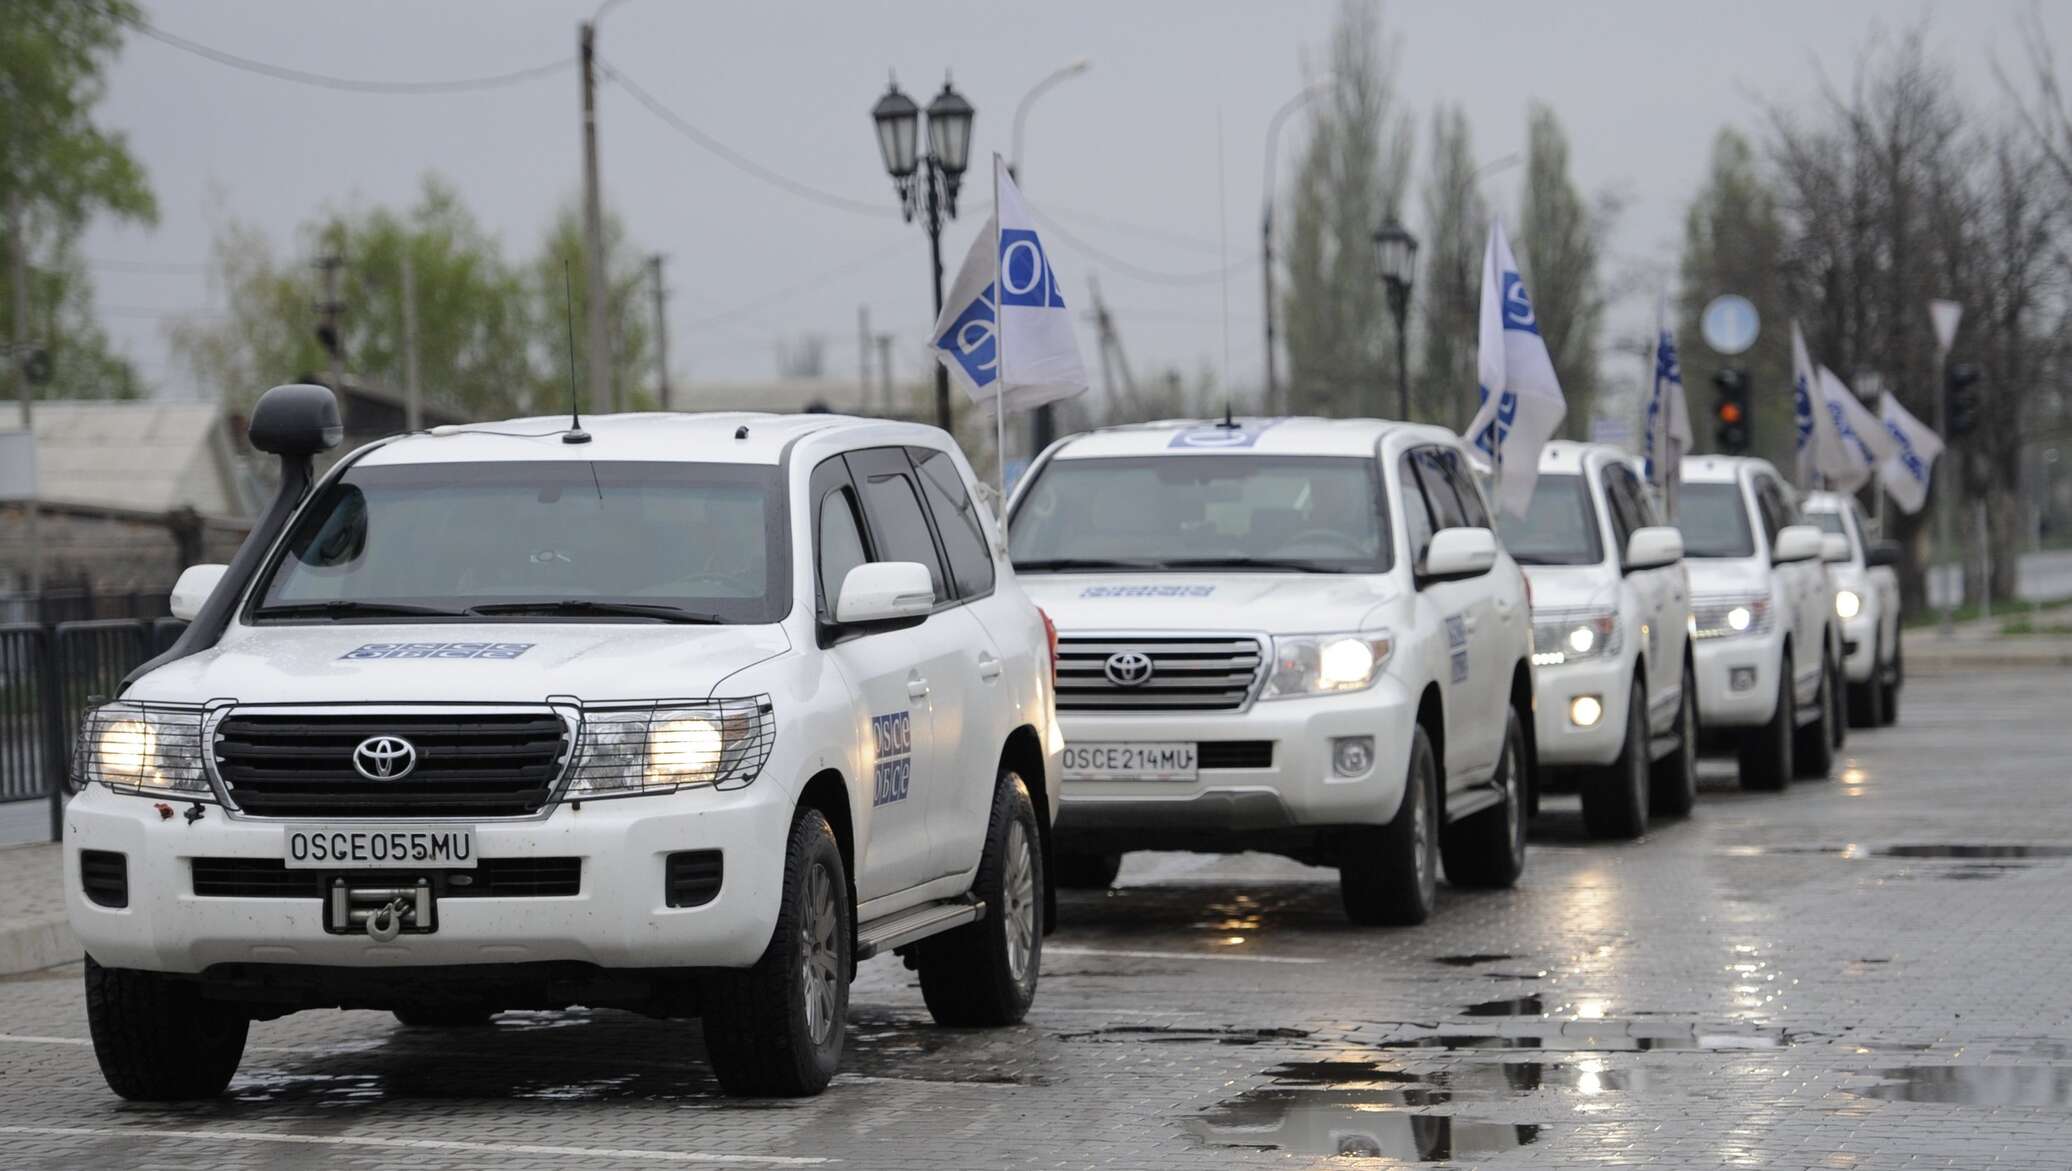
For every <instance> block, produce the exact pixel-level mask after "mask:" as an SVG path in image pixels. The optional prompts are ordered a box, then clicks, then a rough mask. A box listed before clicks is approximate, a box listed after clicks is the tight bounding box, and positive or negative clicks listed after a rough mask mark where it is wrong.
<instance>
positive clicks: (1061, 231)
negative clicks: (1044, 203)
mask: <svg viewBox="0 0 2072 1171" xmlns="http://www.w3.org/2000/svg"><path fill="white" fill-rule="evenodd" d="M1030 214H1031V215H1034V216H1035V217H1036V218H1037V219H1038V220H1041V221H1042V222H1043V226H1044V227H1046V228H1048V229H1050V233H1051V234H1052V235H1054V236H1056V237H1057V238H1058V239H1060V240H1063V241H1064V242H1065V243H1066V244H1067V245H1068V246H1070V247H1071V248H1072V249H1073V250H1075V251H1077V252H1080V253H1082V254H1084V255H1085V256H1087V257H1088V258H1089V259H1092V260H1097V261H1100V262H1101V263H1102V264H1105V265H1107V266H1108V267H1109V268H1111V269H1114V270H1115V271H1116V272H1118V273H1121V274H1122V275H1124V276H1127V277H1130V278H1132V279H1134V280H1140V281H1144V282H1145V283H1147V284H1154V285H1212V284H1215V283H1216V282H1218V281H1220V280H1223V279H1224V278H1225V277H1229V276H1236V275H1237V274H1238V273H1241V272H1244V271H1245V270H1247V269H1249V268H1251V267H1252V266H1253V265H1255V264H1258V263H1259V258H1258V257H1256V256H1254V257H1249V258H1247V259H1245V260H1240V261H1237V262H1236V263H1234V264H1231V265H1228V266H1226V267H1222V268H1211V269H1205V270H1202V271H1198V272H1160V271H1158V270H1157V269H1151V268H1145V267H1143V266H1142V265H1139V264H1132V263H1130V262H1129V261H1127V260H1124V259H1122V258H1121V257H1119V256H1116V255H1114V254H1113V253H1110V252H1104V251H1102V250H1101V249H1099V248H1096V247H1094V246H1093V245H1091V244H1089V243H1087V242H1086V241H1084V240H1082V239H1080V238H1079V237H1077V236H1075V235H1073V234H1072V233H1071V232H1070V231H1067V230H1066V228H1065V225H1063V224H1061V223H1059V222H1058V221H1057V217H1056V216H1048V215H1045V214H1043V213H1042V212H1040V211H1036V210H1035V209H1033V208H1032V209H1030Z"/></svg>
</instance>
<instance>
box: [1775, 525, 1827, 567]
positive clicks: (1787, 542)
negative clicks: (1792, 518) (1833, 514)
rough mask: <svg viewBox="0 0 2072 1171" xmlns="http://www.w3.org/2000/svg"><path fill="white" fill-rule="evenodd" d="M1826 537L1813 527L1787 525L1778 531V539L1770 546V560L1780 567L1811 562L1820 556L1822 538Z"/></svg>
mask: <svg viewBox="0 0 2072 1171" xmlns="http://www.w3.org/2000/svg"><path fill="white" fill-rule="evenodd" d="M1825 535H1826V534H1824V533H1822V532H1821V531H1820V530H1819V529H1817V528H1815V527H1814V526H1812V525H1786V526H1785V527H1783V528H1781V529H1778V530H1777V539H1776V541H1774V542H1772V543H1771V545H1770V560H1772V561H1774V562H1777V563H1778V564H1780V565H1782V564H1784V563H1786V562H1790V561H1811V560H1813V559H1814V558H1815V557H1818V556H1820V538H1821V537H1823V536H1825Z"/></svg>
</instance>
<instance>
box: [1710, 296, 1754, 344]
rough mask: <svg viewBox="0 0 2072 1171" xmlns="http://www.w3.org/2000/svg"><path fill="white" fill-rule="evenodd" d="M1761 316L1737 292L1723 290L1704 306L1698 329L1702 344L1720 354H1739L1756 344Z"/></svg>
mask: <svg viewBox="0 0 2072 1171" xmlns="http://www.w3.org/2000/svg"><path fill="white" fill-rule="evenodd" d="M1762 325H1763V323H1762V318H1761V316H1760V315H1758V314H1757V313H1756V311H1755V305H1754V304H1753V303H1752V302H1750V301H1749V299H1748V298H1746V297H1744V296H1742V295H1741V294H1739V293H1723V294H1721V295H1720V296H1717V297H1714V298H1713V299H1712V300H1711V302H1710V303H1708V304H1707V305H1706V306H1705V315H1704V316H1703V317H1700V318H1699V319H1698V330H1699V332H1701V333H1703V334H1704V335H1705V344H1706V345H1708V346H1711V347H1712V348H1713V349H1714V350H1715V351H1717V352H1719V353H1722V354H1739V353H1744V352H1746V351H1747V349H1748V347H1750V346H1752V345H1754V344H1755V339H1756V337H1757V336H1758V335H1760V334H1761V333H1762Z"/></svg>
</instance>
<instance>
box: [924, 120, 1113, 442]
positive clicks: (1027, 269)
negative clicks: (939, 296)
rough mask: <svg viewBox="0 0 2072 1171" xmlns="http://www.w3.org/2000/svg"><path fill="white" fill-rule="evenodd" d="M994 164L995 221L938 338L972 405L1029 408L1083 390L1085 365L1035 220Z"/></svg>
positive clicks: (970, 257)
mask: <svg viewBox="0 0 2072 1171" xmlns="http://www.w3.org/2000/svg"><path fill="white" fill-rule="evenodd" d="M993 168H994V192H995V207H994V215H993V218H991V219H990V220H988V221H987V222H986V226H985V227H984V228H983V229H981V230H980V232H979V234H978V238H977V239H975V240H973V241H972V242H971V251H969V252H967V253H965V255H964V264H963V266H962V267H961V268H959V269H958V270H957V279H956V280H955V282H953V283H952V284H951V285H950V291H949V295H948V296H947V297H946V298H945V299H944V300H943V311H942V317H941V318H940V319H939V320H938V321H936V323H935V331H934V334H933V338H932V342H933V345H934V348H935V355H936V357H937V359H939V360H940V361H941V362H942V364H943V365H944V366H946V367H948V368H949V371H950V376H951V377H952V378H953V379H954V380H956V382H957V384H958V385H960V386H962V387H963V388H964V393H965V394H967V395H969V396H970V397H971V400H972V401H973V402H978V403H988V404H993V405H996V406H997V407H999V408H1001V409H1003V410H1016V411H1021V410H1029V409H1031V408H1034V407H1039V406H1042V405H1043V404H1045V403H1050V402H1056V401H1058V400H1059V399H1065V398H1071V397H1072V396H1074V395H1077V394H1082V393H1084V392H1085V391H1086V388H1087V377H1086V364H1085V363H1084V362H1082V361H1080V358H1079V342H1078V339H1077V338H1075V337H1074V336H1073V333H1072V315H1071V311H1070V310H1069V309H1068V308H1067V307H1066V304H1065V294H1064V292H1063V290H1062V289H1061V288H1060V287H1059V284H1058V277H1057V272H1056V270H1055V269H1053V268H1052V267H1051V263H1050V257H1049V255H1048V253H1046V252H1045V251H1044V248H1043V241H1042V240H1041V239H1040V238H1039V237H1038V236H1037V234H1036V223H1035V221H1034V220H1033V219H1032V218H1031V217H1030V215H1029V211H1028V209H1027V208H1026V207H1024V206H1023V204H1022V198H1021V193H1020V192H1018V191H1016V190H1015V187H1014V180H1012V179H1010V178H1009V177H1008V176H1007V168H1006V164H1005V163H1003V162H1002V161H1001V160H1000V158H999V156H997V155H996V156H994V159H993ZM999 290H1005V296H1004V297H1003V296H999V295H997V294H998V291H999Z"/></svg>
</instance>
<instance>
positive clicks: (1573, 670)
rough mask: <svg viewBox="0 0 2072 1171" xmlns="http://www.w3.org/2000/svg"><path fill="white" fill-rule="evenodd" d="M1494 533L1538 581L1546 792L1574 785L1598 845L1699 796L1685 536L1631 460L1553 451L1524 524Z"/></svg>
mask: <svg viewBox="0 0 2072 1171" xmlns="http://www.w3.org/2000/svg"><path fill="white" fill-rule="evenodd" d="M1501 532H1502V534H1503V539H1504V548H1505V549H1507V550H1509V552H1510V554H1511V556H1512V557H1513V558H1515V559H1516V560H1517V562H1518V564H1520V565H1521V566H1523V567H1524V568H1525V576H1526V577H1527V578H1528V579H1529V580H1530V581H1531V582H1532V622H1533V654H1532V662H1533V678H1534V681H1535V686H1536V689H1537V694H1538V699H1539V702H1538V705H1537V713H1538V724H1539V735H1538V737H1537V740H1536V746H1537V748H1538V750H1539V762H1540V769H1541V771H1540V780H1541V784H1542V786H1543V788H1546V789H1550V790H1551V789H1556V788H1569V787H1573V788H1575V789H1576V790H1578V791H1579V792H1580V793H1581V795H1582V799H1583V821H1584V823H1585V824H1586V825H1587V826H1588V827H1589V830H1590V832H1591V833H1593V834H1596V835H1598V836H1600V837H1619V838H1633V837H1638V836H1640V834H1641V833H1642V832H1644V831H1645V830H1646V829H1647V826H1648V817H1649V814H1650V813H1651V812H1653V813H1661V814H1668V815H1670V816H1674V817H1681V816H1683V815H1684V814H1687V813H1689V812H1690V811H1691V806H1692V804H1693V803H1694V802H1695V800H1696V798H1697V792H1698V789H1697V751H1698V737H1697V687H1696V684H1695V682H1694V679H1693V672H1692V666H1691V657H1690V651H1689V633H1688V624H1689V619H1690V608H1689V602H1690V595H1689V588H1688V586H1687V584H1686V582H1685V579H1684V567H1683V536H1682V534H1681V533H1679V532H1678V531H1677V530H1676V529H1673V528H1669V527H1665V526H1664V525H1663V524H1662V523H1661V521H1660V520H1658V519H1657V517H1656V514H1655V506H1654V503H1653V501H1652V500H1651V499H1650V497H1649V494H1648V491H1647V486H1646V484H1645V483H1644V482H1643V481H1642V479H1641V475H1640V472H1639V471H1638V470H1637V468H1636V466H1635V462H1634V460H1633V459H1632V457H1630V456H1628V455H1626V454H1625V453H1624V452H1621V451H1620V450H1619V449H1618V448H1616V447H1609V446H1606V445H1603V444H1588V443H1570V442H1566V441H1556V442H1553V443H1549V444H1548V445H1547V446H1546V447H1544V448H1542V449H1541V452H1540V475H1539V480H1538V481H1537V482H1536V484H1535V486H1534V488H1533V495H1532V504H1531V506H1530V508H1528V509H1527V512H1526V515H1525V516H1523V517H1513V516H1506V517H1504V518H1503V520H1502V524H1501Z"/></svg>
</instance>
